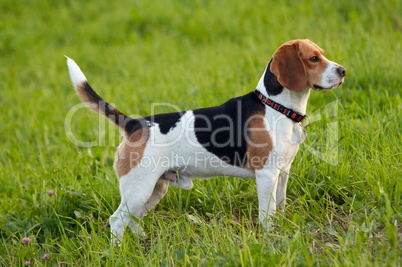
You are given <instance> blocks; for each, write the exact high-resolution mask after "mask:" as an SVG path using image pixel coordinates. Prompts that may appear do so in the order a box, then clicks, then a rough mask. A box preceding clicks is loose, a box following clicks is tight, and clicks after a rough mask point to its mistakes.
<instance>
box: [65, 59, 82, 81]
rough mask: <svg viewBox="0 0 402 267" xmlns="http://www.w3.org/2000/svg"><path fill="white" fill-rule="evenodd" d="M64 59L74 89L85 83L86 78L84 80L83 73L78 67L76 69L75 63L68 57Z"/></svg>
mask: <svg viewBox="0 0 402 267" xmlns="http://www.w3.org/2000/svg"><path fill="white" fill-rule="evenodd" d="M65 57H66V58H67V66H68V72H69V73H70V78H71V81H72V82H73V85H74V87H76V86H77V85H80V84H82V83H83V82H85V81H86V80H87V78H85V75H84V73H83V72H82V71H81V69H80V67H78V65H77V63H75V61H74V60H72V59H71V58H69V57H68V56H65Z"/></svg>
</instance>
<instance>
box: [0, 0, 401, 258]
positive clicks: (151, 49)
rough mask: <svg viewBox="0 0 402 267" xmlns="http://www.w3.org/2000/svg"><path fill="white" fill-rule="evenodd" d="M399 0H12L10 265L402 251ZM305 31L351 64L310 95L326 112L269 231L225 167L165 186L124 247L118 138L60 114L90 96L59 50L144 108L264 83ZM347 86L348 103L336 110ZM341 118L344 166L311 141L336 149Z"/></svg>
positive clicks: (3, 213) (4, 74)
mask: <svg viewBox="0 0 402 267" xmlns="http://www.w3.org/2000/svg"><path fill="white" fill-rule="evenodd" d="M401 13H402V9H401V1H396V0H383V1H379V0H377V1H376V0H371V1H350V0H337V1H334V0H326V1H324V0H322V1H305V0H302V1H266V0H265V1H260V0H256V1H227V0H222V1H201V0H194V1H184V0H183V1H109V3H106V1H28V0H19V1H14V0H2V1H0V106H1V112H0V147H1V150H0V152H1V153H0V237H1V241H0V265H1V266H21V265H24V264H25V263H26V264H28V262H27V261H29V262H30V265H34V266H70V265H74V266H75V265H82V266H128V265H129V266H173V265H178V266H191V265H201V266H221V265H223V266H271V265H284V266H317V265H320V266H321V265H329V266H332V265H335V266H371V265H376V266H381V265H386V266H398V265H400V262H401V260H402V254H401V250H402V224H401V223H402V205H401V200H402V165H401V161H402V156H401V151H402V142H401V139H402V136H401V135H402V134H401V129H402V101H401V92H402V83H401V73H402V68H401V62H402V55H401V39H402V38H401V36H402V34H401V30H402V17H401V15H400V14H401ZM298 38H309V39H311V40H312V41H314V42H316V43H317V44H319V45H320V46H321V47H323V48H324V49H325V50H326V55H327V57H328V58H329V59H331V60H333V61H336V62H338V63H340V64H342V65H343V66H345V67H346V68H347V70H348V76H347V77H346V80H345V83H344V85H342V86H341V87H340V88H338V89H336V90H333V91H327V92H312V94H311V96H310V99H309V105H308V114H313V113H315V112H318V114H322V116H321V119H320V120H318V119H317V120H316V121H315V122H314V123H313V124H312V125H311V127H309V130H308V131H309V137H308V140H307V142H306V143H305V144H303V145H301V147H300V150H299V153H298V155H297V157H296V159H295V161H294V163H293V165H292V169H291V175H290V181H289V184H288V189H287V194H288V205H287V208H286V210H285V212H283V213H278V214H277V216H276V217H275V218H274V229H273V230H272V231H270V232H269V233H266V232H264V231H263V230H262V229H261V228H260V227H259V225H258V223H257V217H258V210H257V193H256V188H255V182H254V181H247V180H242V179H237V178H231V177H216V178H213V179H210V180H202V181H201V180H197V181H195V185H194V188H193V189H192V190H190V191H182V190H178V189H175V188H169V191H168V193H167V195H166V196H165V198H164V199H162V201H161V203H160V204H159V205H157V207H156V208H155V209H154V210H153V211H152V212H150V213H149V214H148V215H147V216H146V217H145V219H144V228H145V231H146V232H147V234H148V237H149V238H148V239H138V238H137V237H135V236H133V235H132V234H131V233H127V234H126V235H125V237H124V239H123V243H122V245H121V246H120V247H113V246H111V245H110V244H109V236H110V228H109V224H108V218H109V216H110V215H111V214H112V213H113V212H114V210H115V209H116V208H117V207H118V205H119V202H120V195H119V191H118V180H117V178H116V175H115V173H114V171H113V166H112V165H113V159H114V152H115V149H116V146H117V145H118V143H119V139H120V137H119V133H118V131H117V130H116V129H115V128H114V126H113V125H111V124H109V123H108V122H104V120H103V118H101V119H99V118H98V116H97V115H96V114H94V113H92V112H90V111H88V110H87V109H80V110H78V111H77V112H76V113H75V114H74V116H73V117H72V118H71V119H72V125H71V126H72V128H71V131H72V133H73V134H74V136H75V137H77V138H78V139H80V140H83V141H93V142H95V143H97V145H95V146H93V147H90V148H85V147H80V146H76V145H75V144H74V143H72V142H71V141H70V140H69V139H68V136H67V134H66V130H65V118H66V116H67V114H68V112H69V110H70V109H71V108H72V107H73V106H74V105H76V104H78V103H80V100H79V99H78V97H77V96H76V94H75V92H74V90H73V88H72V85H71V82H70V79H69V76H68V72H67V67H66V63H65V58H64V55H68V56H69V57H71V58H73V59H74V60H75V61H76V62H77V63H78V64H79V65H80V66H81V68H82V69H83V71H84V72H85V74H86V76H87V77H88V79H89V81H90V83H91V85H92V86H93V87H94V88H95V89H96V90H97V91H98V93H99V94H100V95H101V96H102V97H104V98H105V99H106V100H107V101H109V102H111V103H115V105H116V106H117V107H118V108H119V109H120V110H122V111H123V112H125V113H127V114H138V115H142V116H145V115H149V114H150V113H151V104H152V103H166V102H168V103H172V104H175V105H177V106H178V107H179V108H181V109H183V110H186V109H194V108H198V107H205V106H212V105H219V104H221V103H223V102H225V101H226V100H227V99H229V98H232V97H235V96H239V95H242V94H246V93H248V92H249V91H251V90H254V88H255V86H256V85H257V82H258V79H259V78H260V76H261V75H262V73H263V71H264V68H265V66H266V64H267V63H268V61H269V60H270V58H271V55H272V53H273V52H274V51H275V49H276V48H277V47H278V46H279V45H280V44H281V43H283V42H285V41H287V40H291V39H298ZM334 101H337V102H335V103H337V104H336V105H335V106H336V107H337V112H336V114H335V115H336V116H335V117H328V116H325V106H326V105H328V104H330V103H334ZM156 111H157V112H167V111H171V109H169V108H168V107H157V108H156ZM331 123H336V125H337V139H336V143H335V148H336V150H337V153H338V157H337V158H336V161H335V164H330V163H328V161H326V160H323V158H322V157H317V156H315V154H314V153H312V152H311V151H312V149H315V150H318V149H325V144H326V143H327V142H328V140H327V136H326V135H325V134H321V133H324V132H325V131H327V130H328V125H330V124H331ZM99 125H101V126H99ZM332 163H334V162H332ZM50 190H52V191H53V194H49V191H50ZM23 238H30V239H31V242H29V243H28V244H24V243H23ZM46 253H47V254H48V255H49V259H42V258H43V256H44V255H45V254H46Z"/></svg>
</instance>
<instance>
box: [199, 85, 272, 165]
mask: <svg viewBox="0 0 402 267" xmlns="http://www.w3.org/2000/svg"><path fill="white" fill-rule="evenodd" d="M258 111H262V112H264V111H265V106H264V105H263V104H262V103H261V102H260V100H259V99H258V97H257V96H256V95H255V93H254V92H251V93H248V94H247V95H244V96H242V97H237V98H233V99H231V100H229V101H227V102H226V103H224V104H222V105H220V106H218V107H211V108H202V109H196V110H194V111H193V112H194V116H195V122H194V128H195V135H196V137H197V140H198V142H199V143H200V144H201V145H202V146H203V147H204V148H205V149H206V150H208V151H209V152H211V153H213V154H215V155H216V156H217V157H219V158H220V159H221V160H222V161H224V162H226V163H228V164H231V165H234V166H241V165H242V163H244V162H245V159H246V156H247V155H246V152H247V139H246V135H247V125H245V124H246V123H247V120H248V119H249V117H250V116H251V115H253V114H255V113H256V112H258Z"/></svg>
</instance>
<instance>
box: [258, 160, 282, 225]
mask: <svg viewBox="0 0 402 267" xmlns="http://www.w3.org/2000/svg"><path fill="white" fill-rule="evenodd" d="M255 175H256V183H257V194H258V209H259V219H260V223H261V224H262V225H263V227H264V228H265V230H267V231H269V230H270V222H269V220H270V218H269V216H270V215H272V214H274V213H275V211H276V189H277V186H278V176H279V170H278V169H277V168H268V169H262V170H256V172H255Z"/></svg>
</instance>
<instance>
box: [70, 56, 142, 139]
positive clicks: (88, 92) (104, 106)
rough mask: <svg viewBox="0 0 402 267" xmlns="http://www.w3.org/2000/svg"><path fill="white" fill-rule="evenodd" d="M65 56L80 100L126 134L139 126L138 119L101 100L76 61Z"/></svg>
mask: <svg viewBox="0 0 402 267" xmlns="http://www.w3.org/2000/svg"><path fill="white" fill-rule="evenodd" d="M66 58H67V66H68V71H69V73H70V78H71V81H72V82H73V85H74V88H75V91H77V94H78V96H79V97H80V98H81V100H82V102H84V103H85V104H87V106H88V107H89V108H90V109H92V110H93V111H95V112H97V113H99V114H102V115H104V116H106V117H107V118H108V119H109V120H110V121H112V122H113V123H114V124H116V126H117V127H119V128H120V129H121V130H123V131H124V132H126V134H127V135H129V134H131V133H133V132H134V131H136V130H137V129H139V128H141V125H140V122H139V121H138V120H135V119H133V118H131V117H129V116H127V115H125V114H123V113H122V112H120V111H119V110H118V109H117V108H115V107H113V106H112V105H110V104H109V103H107V102H106V101H105V100H103V99H102V98H101V97H100V96H99V95H98V94H97V93H96V92H95V91H94V90H93V89H92V87H91V86H90V85H89V83H88V81H87V78H85V75H84V73H83V72H82V71H81V69H80V67H78V65H77V63H75V61H74V60H72V59H71V58H69V57H67V56H66Z"/></svg>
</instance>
